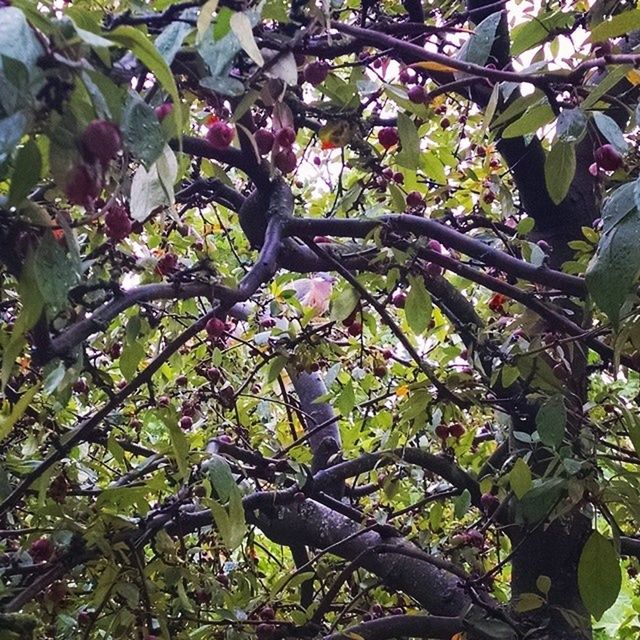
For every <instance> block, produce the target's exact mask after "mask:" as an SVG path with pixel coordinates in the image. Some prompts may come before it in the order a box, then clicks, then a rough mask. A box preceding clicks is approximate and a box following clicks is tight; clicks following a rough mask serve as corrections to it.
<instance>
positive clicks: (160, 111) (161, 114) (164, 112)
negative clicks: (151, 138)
mask: <svg viewBox="0 0 640 640" xmlns="http://www.w3.org/2000/svg"><path fill="white" fill-rule="evenodd" d="M154 111H155V113H156V118H158V120H160V122H162V121H163V120H164V119H165V118H166V117H167V116H168V115H169V114H170V113H171V112H172V111H173V104H172V103H171V102H163V103H162V104H159V105H158V106H157V107H156V108H155V109H154Z"/></svg>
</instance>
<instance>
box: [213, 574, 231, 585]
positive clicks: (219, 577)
mask: <svg viewBox="0 0 640 640" xmlns="http://www.w3.org/2000/svg"><path fill="white" fill-rule="evenodd" d="M216 580H217V581H218V582H219V583H220V584H221V585H222V586H223V587H228V586H229V578H228V576H227V575H226V574H224V573H219V574H218V575H217V576H216Z"/></svg>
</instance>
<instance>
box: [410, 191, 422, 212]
mask: <svg viewBox="0 0 640 640" xmlns="http://www.w3.org/2000/svg"><path fill="white" fill-rule="evenodd" d="M423 204H424V199H423V197H422V194H421V193H420V192H419V191H410V192H409V193H407V206H408V207H411V208H412V209H413V208H417V207H421V206H422V205H423Z"/></svg>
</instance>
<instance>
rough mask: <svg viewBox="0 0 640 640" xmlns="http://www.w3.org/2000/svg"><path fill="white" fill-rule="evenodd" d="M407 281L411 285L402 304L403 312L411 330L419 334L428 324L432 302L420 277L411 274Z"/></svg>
mask: <svg viewBox="0 0 640 640" xmlns="http://www.w3.org/2000/svg"><path fill="white" fill-rule="evenodd" d="M409 283H410V285H411V287H410V289H409V293H408V295H407V300H406V302H405V305H404V314H405V318H406V319H407V324H408V325H409V326H410V327H411V330H412V331H413V332H414V333H415V334H416V335H420V334H421V333H423V332H424V331H425V330H426V329H427V327H428V326H429V322H430V321H431V313H432V311H433V303H432V301H431V295H430V294H429V292H428V291H427V289H426V288H425V286H424V280H423V279H422V278H418V277H414V276H412V277H410V278H409Z"/></svg>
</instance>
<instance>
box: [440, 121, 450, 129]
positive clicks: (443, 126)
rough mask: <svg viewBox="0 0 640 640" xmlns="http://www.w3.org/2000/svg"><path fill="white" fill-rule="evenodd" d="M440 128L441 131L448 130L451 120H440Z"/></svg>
mask: <svg viewBox="0 0 640 640" xmlns="http://www.w3.org/2000/svg"><path fill="white" fill-rule="evenodd" d="M440 126H441V127H442V128H443V129H448V128H449V127H450V126H451V120H449V118H442V120H440Z"/></svg>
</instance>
